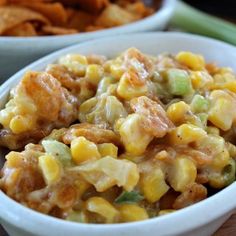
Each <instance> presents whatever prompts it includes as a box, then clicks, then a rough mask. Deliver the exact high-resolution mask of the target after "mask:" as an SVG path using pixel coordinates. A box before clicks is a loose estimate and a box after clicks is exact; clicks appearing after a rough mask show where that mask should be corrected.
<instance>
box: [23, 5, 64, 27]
mask: <svg viewBox="0 0 236 236" xmlns="http://www.w3.org/2000/svg"><path fill="white" fill-rule="evenodd" d="M20 5H22V6H24V7H27V8H29V9H31V10H34V11H36V12H38V13H40V14H42V15H43V16H45V17H47V19H49V20H50V21H51V23H52V24H53V25H57V26H61V25H63V24H65V23H66V22H67V13H66V10H65V8H64V7H63V5H62V4H61V3H59V2H55V3H42V2H33V3H32V2H29V1H25V0H24V1H22V2H21V3H20Z"/></svg>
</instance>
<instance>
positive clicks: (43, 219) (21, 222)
mask: <svg viewBox="0 0 236 236" xmlns="http://www.w3.org/2000/svg"><path fill="white" fill-rule="evenodd" d="M132 36H135V37H142V36H145V37H152V36H157V37H178V38H179V39H181V40H184V39H188V40H195V41H196V40H197V41H198V42H199V43H201V42H204V41H205V42H206V41H208V43H214V44H215V45H216V46H221V47H224V48H227V49H229V50H232V51H233V52H235V54H236V47H234V46H232V45H229V44H227V43H224V42H221V41H218V40H215V39H210V38H207V37H203V36H197V35H192V34H187V33H179V32H155V33H136V34H132ZM129 37H130V34H126V35H119V36H110V37H106V38H100V39H95V40H90V41H87V42H83V43H80V44H78V45H73V46H70V47H66V48H64V49H61V50H58V51H56V52H54V53H51V54H49V55H48V56H45V57H43V58H41V59H39V60H37V61H35V62H33V63H31V64H30V65H28V66H27V67H25V68H23V69H22V70H20V71H19V72H17V73H16V74H14V75H13V76H12V77H11V78H10V79H8V80H7V81H6V82H5V83H4V84H3V85H2V86H1V87H0V97H2V96H3V95H2V94H6V91H7V93H8V91H9V89H10V88H12V87H13V84H14V83H13V82H14V81H17V80H18V79H20V77H21V76H22V75H23V74H24V73H25V72H26V71H27V70H29V69H32V68H34V67H36V66H37V65H40V64H47V61H51V62H52V61H53V60H55V58H58V57H59V56H61V55H63V54H66V53H68V52H70V51H73V50H74V49H80V48H83V46H86V45H89V44H93V43H94V42H96V41H100V42H102V41H104V40H112V39H113V38H116V39H117V38H118V39H119V40H122V39H123V40H124V39H125V38H126V39H127V38H129ZM235 193H236V182H235V183H233V184H231V185H230V186H228V187H226V188H225V189H223V190H220V191H219V192H218V193H216V194H215V195H213V196H211V197H209V198H207V199H205V200H203V201H201V202H199V203H196V204H194V205H192V206H190V207H186V208H184V209H181V210H178V211H176V212H174V213H172V214H168V215H164V216H161V217H155V218H152V219H148V220H144V221H138V222H131V223H119V224H109V225H106V224H101V225H98V224H83V223H77V222H76V223H74V222H68V221H65V220H62V219H57V218H55V217H51V216H48V215H44V214H42V213H39V212H37V211H34V210H32V209H29V208H27V207H25V206H23V205H21V204H20V203H18V202H16V201H14V200H12V199H11V198H10V197H8V196H7V195H6V194H4V193H3V192H2V191H1V190H0V206H1V211H0V219H1V220H2V221H7V222H11V224H13V225H14V226H16V227H20V226H22V227H24V229H27V230H30V232H34V231H35V229H40V230H41V231H43V230H47V229H44V228H43V227H42V226H43V225H46V224H47V225H50V227H55V228H58V229H60V230H63V229H64V230H65V229H68V228H70V229H71V230H74V231H76V232H79V231H80V230H83V231H84V232H85V231H87V230H88V229H89V230H90V231H91V232H93V231H94V232H95V231H96V232H104V230H107V231H110V232H112V231H114V230H118V229H121V228H122V230H130V229H134V228H136V229H138V228H139V229H141V228H142V227H143V226H145V227H148V226H150V227H151V226H153V225H154V224H164V225H167V227H168V225H175V224H177V225H178V227H179V228H178V232H187V231H190V230H193V229H195V228H197V227H199V226H202V225H205V224H206V218H204V217H202V218H198V221H195V222H194V221H190V222H186V218H187V219H188V218H189V219H192V218H193V213H194V214H195V215H196V216H197V215H208V216H209V217H210V219H211V221H213V220H215V219H217V218H218V217H220V216H222V215H223V214H225V213H229V212H232V211H233V210H235V209H236V201H235V200H234V197H233V196H234V194H235ZM222 199H223V200H224V199H227V201H224V204H222ZM217 206H220V207H217ZM208 208H210V209H214V213H212V212H206V211H205V209H208ZM9 209H11V210H9ZM17 212H18V214H19V212H20V215H25V216H27V217H21V218H20V219H19V216H17V215H16V214H17ZM28 218H30V219H33V220H30V221H29V220H28ZM181 222H185V224H181ZM88 225H89V228H88ZM45 232H47V231H45ZM176 232H177V231H176ZM91 235H92V233H91Z"/></svg>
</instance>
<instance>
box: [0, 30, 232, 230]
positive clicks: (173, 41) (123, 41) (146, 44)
mask: <svg viewBox="0 0 236 236" xmlns="http://www.w3.org/2000/svg"><path fill="white" fill-rule="evenodd" d="M129 47H137V48H138V49H140V50H141V51H142V52H145V53H148V54H151V55H157V54H159V53H162V52H169V53H177V52H179V51H191V52H194V53H199V54H202V55H203V56H204V57H205V58H206V61H208V62H216V63H217V64H218V65H220V66H230V67H232V68H233V69H234V70H235V71H236V48H235V47H233V46H230V45H228V44H225V43H222V42H219V41H217V40H213V39H208V38H205V37H200V36H195V35H190V34H183V33H145V34H132V35H123V36H122V35H121V36H115V37H109V38H104V39H98V40H94V41H90V42H86V43H82V44H79V45H75V46H72V47H68V48H65V49H62V50H60V51H57V52H55V53H53V54H50V55H49V56H46V57H44V58H42V59H40V60H38V61H36V62H34V63H33V64H31V65H29V66H27V67H26V68H24V69H23V70H21V71H19V72H18V73H16V74H15V75H14V76H12V77H11V78H10V79H9V80H8V81H7V82H5V83H4V84H3V85H2V86H1V87H0V107H3V106H4V103H5V101H6V99H7V96H8V93H9V90H10V89H11V88H12V87H14V86H15V85H16V84H17V82H18V81H19V80H20V79H21V77H22V76H23V74H24V73H25V72H26V71H28V70H36V71H40V70H43V69H44V68H45V67H46V65H47V64H50V63H53V62H55V61H56V60H57V59H58V58H59V57H60V56H62V55H65V54H67V53H81V54H85V55H88V54H92V53H93V54H101V55H106V56H107V57H114V56H116V55H117V54H119V53H120V52H122V51H124V50H126V49H127V48H129ZM2 151H4V150H2ZM0 155H1V154H0ZM1 157H2V158H1ZM3 159H4V158H3V156H0V160H1V161H2V164H3ZM235 187H236V186H235V183H234V184H232V185H231V186H229V188H226V189H225V190H223V191H221V192H220V194H216V195H217V196H213V198H212V199H214V201H215V202H213V201H210V199H207V200H205V201H202V202H200V203H199V204H195V205H197V206H195V205H194V206H192V207H190V208H189V209H188V208H187V209H184V210H181V211H180V212H177V213H176V216H177V215H178V222H181V220H184V219H186V218H185V217H186V216H188V217H190V220H189V221H188V223H187V225H180V226H179V229H180V228H182V229H187V228H188V229H190V228H191V227H193V224H195V227H197V226H196V225H197V224H198V225H199V224H200V223H201V224H204V223H205V221H206V219H204V218H199V219H198V220H197V221H195V220H196V218H195V215H192V213H191V210H190V209H195V210H196V211H197V209H198V212H201V213H203V211H206V213H204V214H208V215H209V217H208V219H207V220H210V219H213V218H214V219H215V217H216V216H217V214H218V216H219V215H220V214H221V215H222V211H224V213H226V212H229V210H233V209H234V208H235V207H236V204H235V201H232V197H233V195H232V193H234V194H235V193H236V192H235ZM221 196H222V197H223V199H224V197H227V196H228V197H229V199H228V200H227V201H226V202H225V204H223V206H222V207H221V208H219V207H217V209H215V203H217V204H219V203H220V202H221V200H222V199H221ZM1 198H2V200H3V201H5V204H6V203H7V204H9V205H11V206H12V207H13V206H14V207H15V208H14V207H13V208H11V209H12V212H11V213H9V215H7V216H6V217H7V218H8V219H10V218H11V217H13V216H14V214H17V209H18V210H20V211H22V213H21V215H22V216H21V217H24V214H28V213H30V214H31V216H32V217H34V219H33V220H32V221H31V222H30V223H29V222H26V221H24V220H23V218H22V221H24V224H34V227H36V222H38V223H39V222H44V223H45V222H46V220H47V219H48V220H49V218H50V217H47V216H43V215H41V214H39V213H36V212H32V211H31V210H29V209H26V208H24V207H23V208H24V209H23V208H22V206H20V205H19V204H16V203H13V201H11V202H10V200H7V198H5V197H4V198H3V197H1V192H0V199H1ZM3 205H4V204H3ZM8 209H9V208H8ZM203 209H205V210H203ZM207 209H208V210H207ZM2 212H3V213H4V212H5V213H7V212H9V210H7V207H4V206H3V209H2ZM182 212H183V213H182ZM184 212H185V213H184ZM3 213H2V214H1V212H0V218H1V217H3ZM184 214H185V215H184ZM25 216H26V215H25ZM164 218H165V217H164ZM164 218H163V220H162V217H160V219H159V218H158V219H151V220H148V221H147V222H148V223H147V222H146V223H145V222H140V223H135V226H139V230H141V231H142V230H143V232H144V231H145V230H147V228H146V227H143V226H144V224H148V225H149V226H150V227H154V226H153V225H154V224H153V223H155V224H156V223H158V225H159V226H160V227H162V228H163V227H167V228H168V224H169V223H170V222H177V221H176V220H177V218H175V217H174V216H172V214H170V216H167V217H166V218H165V219H169V221H168V222H169V223H168V222H167V221H164ZM191 218H192V221H191ZM11 219H13V218H11ZM34 220H35V221H34ZM59 223H60V224H59ZM16 224H17V223H16ZM22 224H23V223H22ZM50 224H52V225H53V226H56V225H57V226H60V227H61V228H62V227H64V226H66V225H70V227H71V228H70V230H74V231H73V232H77V231H76V230H77V229H78V228H79V227H84V228H83V229H84V230H85V231H86V230H87V229H86V227H85V226H81V224H73V223H68V222H62V221H60V220H57V219H50ZM129 225H131V224H127V228H129V229H131V226H129ZM18 226H19V227H20V224H19V223H18ZM25 227H26V226H25ZM39 227H40V226H38V228H39ZM90 227H92V228H91V229H93V227H95V228H94V230H97V228H96V227H97V226H90ZM99 227H107V228H109V226H99ZM112 227H114V228H115V227H116V229H121V228H119V227H120V226H112ZM107 228H106V229H107ZM114 228H112V229H114ZM167 228H166V229H167ZM100 229H101V231H99V232H100V233H101V234H100V235H102V229H103V228H100ZM112 229H111V230H112ZM123 229H125V228H123ZM132 229H133V230H134V228H132ZM150 229H151V228H150ZM42 230H43V231H44V232H46V229H42ZM168 230H169V232H175V231H174V230H175V229H171V228H170V229H168ZM171 230H172V231H171ZM85 231H84V232H85ZM71 232H72V231H71ZM94 232H95V231H94ZM96 232H98V231H96ZM110 232H112V231H110ZM117 232H121V231H117ZM123 232H124V231H123ZM133 232H134V231H133ZM44 235H46V234H44ZM73 235H75V234H73ZM86 235H88V234H86ZM96 235H97V234H96ZM115 235H118V234H115ZM143 235H144V234H143Z"/></svg>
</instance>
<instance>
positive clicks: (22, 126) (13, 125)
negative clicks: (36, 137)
mask: <svg viewBox="0 0 236 236" xmlns="http://www.w3.org/2000/svg"><path fill="white" fill-rule="evenodd" d="M33 125H34V123H33V119H31V117H29V116H28V117H26V116H21V115H17V116H15V117H13V118H12V119H11V122H10V125H9V127H10V129H11V130H12V132H13V133H15V134H19V133H23V132H26V131H28V130H30V129H31V128H32V127H33Z"/></svg>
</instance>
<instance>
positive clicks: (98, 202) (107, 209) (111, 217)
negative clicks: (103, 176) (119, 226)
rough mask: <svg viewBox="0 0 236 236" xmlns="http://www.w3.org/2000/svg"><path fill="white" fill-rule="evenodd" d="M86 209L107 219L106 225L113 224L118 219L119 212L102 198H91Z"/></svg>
mask: <svg viewBox="0 0 236 236" xmlns="http://www.w3.org/2000/svg"><path fill="white" fill-rule="evenodd" d="M86 209H87V210H88V211H90V212H94V213H97V214H99V215H101V216H102V217H104V218H105V221H106V223H113V222H115V221H116V218H118V215H119V211H118V210H116V208H115V207H114V206H112V205H111V204H110V203H109V202H108V201H107V200H105V199H104V198H101V197H91V198H89V199H88V200H87V202H86Z"/></svg>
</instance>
